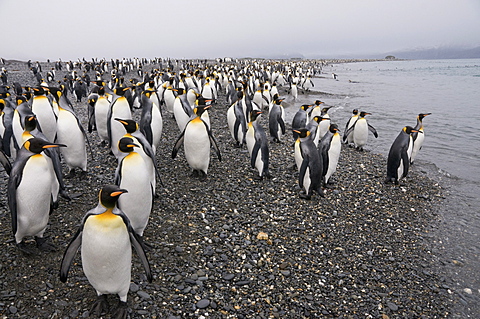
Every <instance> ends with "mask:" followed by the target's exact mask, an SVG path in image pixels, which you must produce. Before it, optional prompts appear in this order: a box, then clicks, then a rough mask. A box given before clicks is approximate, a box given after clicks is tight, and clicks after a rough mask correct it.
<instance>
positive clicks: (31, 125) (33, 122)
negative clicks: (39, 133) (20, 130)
mask: <svg viewBox="0 0 480 319" xmlns="http://www.w3.org/2000/svg"><path fill="white" fill-rule="evenodd" d="M36 128H37V118H36V117H35V116H34V115H32V116H27V117H25V131H27V132H31V131H33V130H34V129H36Z"/></svg>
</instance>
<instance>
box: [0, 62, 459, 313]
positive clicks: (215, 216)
mask: <svg viewBox="0 0 480 319" xmlns="http://www.w3.org/2000/svg"><path fill="white" fill-rule="evenodd" d="M11 69H12V70H13V69H16V70H17V71H11V72H10V73H9V76H10V78H11V81H12V82H13V81H18V82H20V83H22V84H25V85H34V78H33V76H32V73H31V71H30V70H28V69H27V68H26V66H25V65H23V64H18V67H16V68H14V67H12V68H11ZM130 76H132V77H133V76H134V75H130ZM126 78H127V79H128V78H129V76H128V75H127V76H126ZM319 96H320V99H321V95H319ZM71 101H72V103H73V104H74V107H75V110H76V112H77V114H78V115H79V117H80V118H81V119H82V123H83V124H84V126H85V127H86V101H85V100H83V102H82V103H76V102H74V100H73V98H71ZM226 111H227V105H226V103H225V98H224V94H223V93H222V94H221V96H220V101H219V102H218V103H217V104H216V105H214V106H213V107H212V108H211V110H210V119H211V126H212V129H213V134H214V135H215V137H216V139H217V142H218V145H219V148H220V151H221V154H222V161H221V162H219V161H218V159H217V158H216V156H214V154H213V153H212V158H211V162H210V168H209V172H208V177H207V179H206V180H205V181H200V180H198V179H196V178H193V177H190V169H189V167H188V164H187V163H186V160H185V157H184V154H183V150H180V152H179V155H178V156H177V158H175V159H174V160H172V158H171V152H172V149H173V145H174V143H175V141H176V139H177V137H178V134H179V132H178V129H177V126H176V124H175V120H174V119H173V118H172V117H171V116H168V115H166V113H164V131H163V138H162V144H161V147H160V149H159V150H157V160H158V165H159V170H160V173H161V176H162V180H163V183H164V185H165V187H161V186H159V185H157V194H158V197H157V198H155V201H154V208H153V212H152V214H151V217H150V222H149V224H148V226H147V228H146V230H145V234H144V239H145V241H146V242H147V243H148V244H150V245H151V246H152V249H151V250H150V251H149V252H148V253H147V254H148V257H149V259H150V264H151V268H152V272H153V275H154V280H153V283H151V284H150V283H148V282H147V280H146V277H145V275H144V272H143V268H142V266H141V264H140V262H139V260H138V258H137V257H136V256H135V255H134V258H133V265H134V267H133V271H132V284H131V287H130V293H129V297H128V304H129V306H130V318H383V319H386V318H446V317H449V315H450V312H451V304H452V301H451V297H450V295H449V292H448V289H449V287H448V286H447V285H445V284H444V282H443V280H442V278H441V276H440V275H439V274H437V273H436V272H435V271H434V270H433V269H435V268H436V267H434V265H433V263H435V260H436V259H435V258H434V256H433V255H432V253H431V248H430V235H429V232H430V231H431V230H432V227H435V224H436V222H437V221H438V215H437V213H436V211H437V207H438V205H441V203H442V198H443V193H444V191H443V188H442V186H441V185H439V184H437V183H436V182H435V181H433V180H431V179H429V178H428V177H427V176H426V173H425V172H422V169H421V167H415V168H414V169H413V170H412V171H411V173H410V175H409V177H408V179H407V180H405V181H404V182H403V183H402V185H400V186H393V185H390V184H389V185H386V184H384V183H383V180H384V179H385V171H386V159H385V158H383V157H382V156H380V155H377V154H372V153H371V152H369V151H364V152H359V151H356V150H353V149H350V148H348V147H344V148H343V149H342V153H341V157H340V162H339V165H338V169H337V172H336V173H335V174H334V175H333V179H334V181H335V184H334V186H333V188H332V189H325V197H324V198H321V197H319V196H313V197H312V200H310V201H306V200H303V199H300V198H299V196H298V192H299V188H298V183H297V172H296V168H295V167H294V157H293V147H292V143H291V142H292V140H291V136H290V134H287V137H288V139H287V140H288V141H287V142H285V143H282V144H277V143H270V144H269V147H270V160H271V163H270V173H271V175H272V178H271V179H265V180H263V181H257V180H255V179H254V178H253V177H254V173H255V171H254V169H252V168H251V167H250V161H249V156H248V152H247V150H246V149H239V148H236V147H234V143H233V141H232V139H231V137H230V133H229V131H228V127H227V122H226ZM139 115H140V112H139V111H138V110H137V111H136V113H135V118H136V119H137V120H138V118H139ZM338 120H339V124H341V126H342V125H343V123H345V122H346V120H347V119H338ZM262 121H263V124H264V126H266V120H265V119H262ZM287 128H288V129H290V126H289V125H288V126H287ZM89 139H90V144H91V145H92V149H93V158H91V161H90V162H89V166H88V174H87V175H86V176H85V177H84V178H81V177H80V176H77V177H74V178H73V179H68V180H66V184H67V191H68V192H69V193H70V194H71V195H74V197H75V199H73V200H71V201H65V200H64V199H61V200H60V205H59V207H58V209H56V210H55V211H54V212H53V214H52V215H51V217H50V226H49V228H48V229H47V232H46V234H47V236H49V237H50V238H51V239H52V241H53V243H54V244H55V245H56V246H57V247H58V250H57V251H56V252H53V253H39V254H38V255H36V256H31V257H29V256H25V255H23V254H22V253H20V252H19V251H18V250H17V249H16V247H15V246H14V244H13V243H12V242H11V239H12V238H13V236H12V231H11V229H12V228H11V222H10V213H9V210H8V205H7V198H6V185H7V180H8V177H7V175H6V173H5V172H4V171H3V170H2V171H0V187H1V189H3V190H4V191H3V195H2V197H1V198H0V256H1V264H0V315H2V316H3V317H4V318H83V317H87V316H88V315H89V309H90V306H91V304H92V303H93V302H94V300H95V299H96V294H95V291H94V289H93V288H92V287H91V286H90V284H89V283H88V281H87V279H86V277H85V276H84V274H83V271H82V268H81V260H80V256H79V255H77V257H76V259H75V263H74V265H73V266H72V268H71V270H70V276H69V279H68V281H67V283H66V284H63V283H61V282H60V280H59V265H60V261H61V258H62V255H63V252H64V250H65V248H66V246H67V244H68V242H69V240H70V239H71V237H72V236H73V234H74V233H75V231H76V230H77V227H78V225H79V223H80V221H81V219H82V217H83V216H84V214H85V213H86V212H87V211H88V210H89V209H91V208H93V207H94V206H95V205H97V200H98V198H97V193H98V190H99V189H100V188H101V187H102V186H103V185H105V184H107V183H113V178H114V171H115V168H116V160H115V159H114V158H113V156H111V155H108V150H107V149H105V148H104V147H102V146H100V145H99V144H100V143H99V140H98V137H97V135H96V133H95V132H94V133H93V134H89ZM64 172H65V173H66V168H65V170H64ZM32 245H33V243H32ZM109 301H110V304H111V305H115V304H116V302H117V300H116V298H115V297H111V298H109ZM105 318H109V317H108V316H107V317H105Z"/></svg>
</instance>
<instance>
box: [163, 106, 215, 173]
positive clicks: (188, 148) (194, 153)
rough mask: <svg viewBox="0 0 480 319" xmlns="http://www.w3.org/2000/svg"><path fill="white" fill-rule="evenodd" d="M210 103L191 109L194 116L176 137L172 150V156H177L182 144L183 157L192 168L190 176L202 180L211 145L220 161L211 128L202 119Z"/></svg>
mask: <svg viewBox="0 0 480 319" xmlns="http://www.w3.org/2000/svg"><path fill="white" fill-rule="evenodd" d="M210 106H211V105H197V106H196V107H195V108H194V109H193V113H194V114H195V116H194V117H193V118H192V119H190V121H189V122H188V123H187V125H186V126H185V129H184V130H183V132H182V133H181V134H180V136H179V137H178V139H177V141H176V143H175V145H174V147H173V151H172V158H175V157H176V156H177V153H178V150H179V149H180V146H181V145H182V144H183V147H184V149H185V158H186V159H187V162H188V164H189V165H190V167H191V168H192V170H193V172H192V176H193V177H199V178H200V179H202V180H204V179H205V178H206V176H207V171H208V166H209V164H210V147H211V146H213V148H214V149H215V152H216V153H217V157H218V160H219V161H222V157H221V154H220V150H219V148H218V146H217V142H216V140H215V138H214V136H213V134H212V131H211V129H210V128H209V126H208V125H207V123H205V121H204V120H203V119H202V114H203V113H204V111H205V110H206V109H207V108H209V107H210Z"/></svg>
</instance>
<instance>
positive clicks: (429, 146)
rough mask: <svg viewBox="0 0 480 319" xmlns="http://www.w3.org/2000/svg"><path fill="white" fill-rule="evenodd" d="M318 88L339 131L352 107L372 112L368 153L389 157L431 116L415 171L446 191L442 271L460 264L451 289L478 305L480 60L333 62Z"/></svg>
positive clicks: (469, 309) (440, 235)
mask: <svg viewBox="0 0 480 319" xmlns="http://www.w3.org/2000/svg"><path fill="white" fill-rule="evenodd" d="M332 73H336V74H337V80H334V79H333V77H332ZM314 84H315V87H314V88H313V90H315V91H320V92H325V93H329V95H322V96H321V98H320V99H321V100H322V101H324V102H325V104H326V105H334V107H333V108H331V109H330V111H329V114H330V117H331V118H332V122H335V123H337V124H338V125H339V127H340V129H341V130H342V131H343V130H344V127H345V123H346V121H347V120H348V118H349V117H350V115H351V113H352V110H353V109H354V108H358V109H359V110H362V111H367V112H370V113H372V115H368V116H367V119H368V121H369V123H370V124H371V125H372V126H374V127H375V128H376V130H377V132H378V134H379V137H378V138H377V139H375V138H374V136H373V135H372V134H370V135H369V140H368V143H367V146H366V149H367V150H370V151H372V152H375V153H380V154H383V155H385V156H387V154H388V151H389V149H390V146H391V144H392V143H393V141H394V139H395V138H396V136H397V135H398V133H399V132H400V130H401V129H402V128H403V127H404V126H406V125H410V126H415V124H416V116H417V115H418V113H432V114H431V115H430V116H427V117H426V118H425V119H424V120H423V123H424V129H425V141H424V144H423V148H422V149H421V150H420V152H419V154H418V156H417V159H416V162H415V164H414V167H413V168H412V169H419V170H423V171H426V172H427V173H428V175H429V176H430V177H432V178H433V179H435V180H438V181H439V182H442V183H443V184H444V185H446V186H447V188H448V196H447V199H446V200H445V205H444V206H443V208H442V209H441V212H440V216H441V219H442V222H441V225H440V228H439V229H438V230H437V232H436V234H435V235H434V236H435V238H436V239H435V240H436V242H437V244H438V246H439V247H441V248H442V250H441V251H440V253H442V254H443V255H442V256H441V260H443V262H444V263H445V264H446V266H445V267H447V268H448V267H450V265H451V263H450V262H451V261H453V260H456V261H460V262H461V263H462V266H463V267H456V266H451V269H447V271H450V275H451V277H452V278H451V282H452V283H453V284H454V285H455V287H454V288H455V289H457V290H459V291H462V289H465V288H468V289H471V290H472V291H473V293H472V295H474V296H476V297H477V300H478V297H479V296H480V275H479V274H480V200H479V196H480V125H479V124H480V59H466V60H411V61H379V62H360V63H345V64H334V65H329V66H325V67H324V68H323V71H322V74H321V75H320V77H317V78H314ZM330 94H331V95H330ZM317 98H318V96H315V95H313V94H305V95H302V94H299V98H298V100H297V101H295V102H294V103H291V106H290V107H288V109H287V111H286V117H287V121H290V122H291V119H292V118H293V115H294V114H295V112H296V110H297V109H298V106H300V105H302V104H306V103H312V102H313V101H315V99H317ZM342 133H343V132H342ZM454 264H455V263H454ZM455 267H456V268H455ZM463 294H464V295H466V293H463ZM465 299H468V298H467V297H465ZM466 304H467V305H466V306H465V307H464V308H465V309H462V310H459V311H460V312H461V313H463V314H465V315H467V317H475V315H477V314H478V316H480V313H478V311H479V309H480V308H479V306H476V305H472V304H471V303H470V302H469V300H467V302H466ZM475 308H476V309H475Z"/></svg>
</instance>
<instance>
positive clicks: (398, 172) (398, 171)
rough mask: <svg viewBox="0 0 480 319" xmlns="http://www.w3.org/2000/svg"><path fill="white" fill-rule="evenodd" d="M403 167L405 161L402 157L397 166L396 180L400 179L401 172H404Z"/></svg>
mask: <svg viewBox="0 0 480 319" xmlns="http://www.w3.org/2000/svg"><path fill="white" fill-rule="evenodd" d="M404 167H405V162H404V161H403V159H402V158H400V163H399V165H398V168H397V180H400V179H402V177H403V173H404V171H405V170H404Z"/></svg>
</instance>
